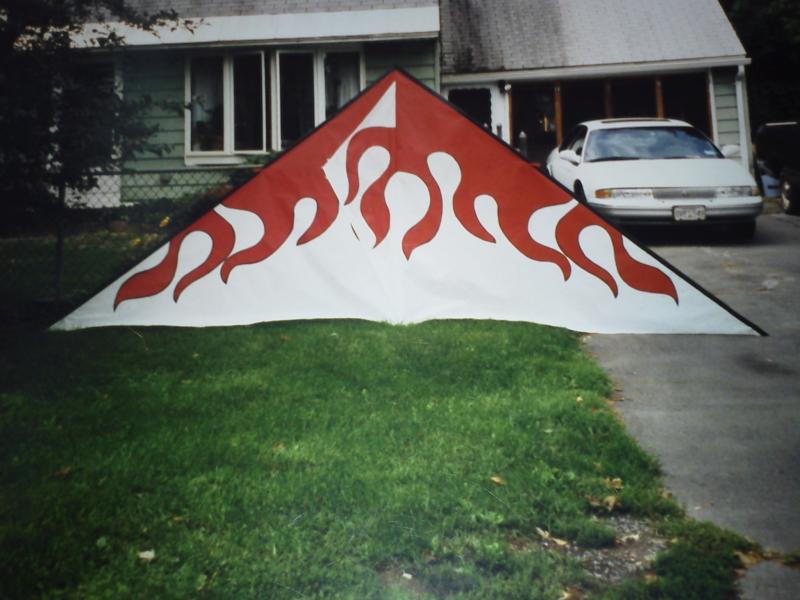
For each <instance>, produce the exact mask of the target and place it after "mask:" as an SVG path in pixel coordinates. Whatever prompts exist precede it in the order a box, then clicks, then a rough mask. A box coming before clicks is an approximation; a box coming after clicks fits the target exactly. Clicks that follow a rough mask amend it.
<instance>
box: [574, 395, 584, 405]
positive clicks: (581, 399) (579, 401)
mask: <svg viewBox="0 0 800 600" xmlns="http://www.w3.org/2000/svg"><path fill="white" fill-rule="evenodd" d="M575 402H577V403H578V404H580V403H581V402H583V396H578V397H577V398H575Z"/></svg>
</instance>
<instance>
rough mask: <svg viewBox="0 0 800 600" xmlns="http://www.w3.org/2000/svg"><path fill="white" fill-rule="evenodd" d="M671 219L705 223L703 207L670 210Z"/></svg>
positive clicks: (704, 208)
mask: <svg viewBox="0 0 800 600" xmlns="http://www.w3.org/2000/svg"><path fill="white" fill-rule="evenodd" d="M672 218H673V219H675V220H676V221H705V220H706V207H705V206H676V207H674V208H673V209H672Z"/></svg>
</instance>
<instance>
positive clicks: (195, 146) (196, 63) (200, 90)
mask: <svg viewBox="0 0 800 600" xmlns="http://www.w3.org/2000/svg"><path fill="white" fill-rule="evenodd" d="M191 73H192V74H191V123H192V130H191V138H192V150H198V151H214V150H223V149H224V134H223V123H224V116H223V83H222V57H202V58H195V59H192V63H191Z"/></svg>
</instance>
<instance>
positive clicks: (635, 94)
mask: <svg viewBox="0 0 800 600" xmlns="http://www.w3.org/2000/svg"><path fill="white" fill-rule="evenodd" d="M611 91H612V101H611V112H612V114H611V115H609V116H613V117H615V118H628V117H651V118H652V117H655V116H657V112H656V111H657V108H656V85H655V81H654V79H653V78H652V77H624V78H620V79H613V80H612V81H611Z"/></svg>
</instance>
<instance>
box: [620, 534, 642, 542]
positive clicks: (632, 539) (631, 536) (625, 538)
mask: <svg viewBox="0 0 800 600" xmlns="http://www.w3.org/2000/svg"><path fill="white" fill-rule="evenodd" d="M638 541H639V534H638V533H631V534H629V535H623V536H622V537H621V538H619V542H618V543H620V544H629V543H631V542H638Z"/></svg>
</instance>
